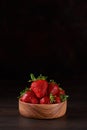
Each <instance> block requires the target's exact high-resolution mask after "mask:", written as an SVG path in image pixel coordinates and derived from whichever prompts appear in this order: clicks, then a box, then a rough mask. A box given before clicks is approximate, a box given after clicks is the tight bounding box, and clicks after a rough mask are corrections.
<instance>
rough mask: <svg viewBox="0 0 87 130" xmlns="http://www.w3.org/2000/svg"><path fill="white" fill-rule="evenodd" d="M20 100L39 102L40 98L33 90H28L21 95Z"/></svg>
mask: <svg viewBox="0 0 87 130" xmlns="http://www.w3.org/2000/svg"><path fill="white" fill-rule="evenodd" d="M20 100H21V101H23V102H27V103H34V104H36V103H38V99H37V98H36V97H35V94H34V92H33V91H31V90H27V91H26V92H25V93H24V94H23V95H22V96H21V97H20Z"/></svg>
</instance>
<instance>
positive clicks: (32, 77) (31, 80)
mask: <svg viewBox="0 0 87 130" xmlns="http://www.w3.org/2000/svg"><path fill="white" fill-rule="evenodd" d="M30 77H31V79H30V80H29V81H28V82H33V81H36V80H46V79H47V77H46V76H43V75H42V74H40V75H39V76H38V77H37V78H36V77H35V76H34V74H32V73H31V74H30Z"/></svg>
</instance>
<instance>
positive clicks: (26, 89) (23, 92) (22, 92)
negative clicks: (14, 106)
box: [18, 87, 29, 98]
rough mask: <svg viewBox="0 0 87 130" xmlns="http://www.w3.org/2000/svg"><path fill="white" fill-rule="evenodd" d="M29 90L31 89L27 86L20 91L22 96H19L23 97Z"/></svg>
mask: <svg viewBox="0 0 87 130" xmlns="http://www.w3.org/2000/svg"><path fill="white" fill-rule="evenodd" d="M28 90H29V88H28V87H26V88H25V89H24V90H22V91H21V92H20V96H19V97H18V98H20V97H22V96H23V95H24V94H25V92H26V91H28Z"/></svg>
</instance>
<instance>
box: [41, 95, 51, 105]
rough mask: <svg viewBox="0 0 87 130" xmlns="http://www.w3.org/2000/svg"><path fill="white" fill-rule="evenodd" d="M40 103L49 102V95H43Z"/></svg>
mask: <svg viewBox="0 0 87 130" xmlns="http://www.w3.org/2000/svg"><path fill="white" fill-rule="evenodd" d="M40 104H50V99H49V97H47V96H45V97H43V98H41V99H40Z"/></svg>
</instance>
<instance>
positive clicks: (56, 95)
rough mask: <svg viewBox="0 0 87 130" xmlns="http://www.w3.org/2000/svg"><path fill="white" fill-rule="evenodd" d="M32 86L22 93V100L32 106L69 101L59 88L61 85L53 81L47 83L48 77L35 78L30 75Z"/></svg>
mask: <svg viewBox="0 0 87 130" xmlns="http://www.w3.org/2000/svg"><path fill="white" fill-rule="evenodd" d="M30 76H31V80H29V81H28V82H31V84H30V86H29V87H28V88H26V89H25V90H23V91H22V92H20V97H19V98H20V100H21V101H23V102H27V103H32V104H55V103H61V102H64V101H65V100H67V98H68V95H66V94H65V91H64V90H63V89H62V88H61V87H59V84H57V83H56V82H54V81H53V80H50V81H49V82H48V81H47V77H45V76H42V75H40V76H38V77H37V78H35V76H34V75H33V74H30Z"/></svg>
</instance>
